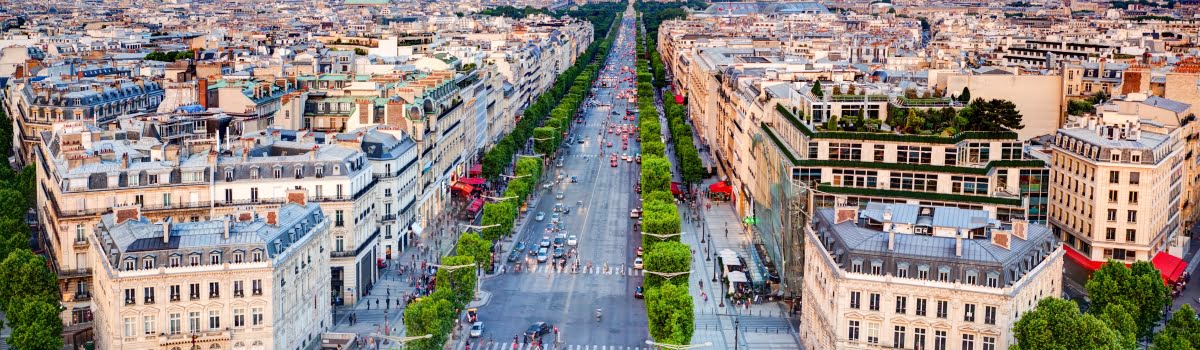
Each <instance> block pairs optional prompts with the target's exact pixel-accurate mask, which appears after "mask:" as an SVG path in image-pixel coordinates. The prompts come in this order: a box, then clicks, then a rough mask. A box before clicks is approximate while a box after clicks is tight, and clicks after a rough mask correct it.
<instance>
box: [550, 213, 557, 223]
mask: <svg viewBox="0 0 1200 350" xmlns="http://www.w3.org/2000/svg"><path fill="white" fill-rule="evenodd" d="M550 222H558V213H554V214H550Z"/></svg>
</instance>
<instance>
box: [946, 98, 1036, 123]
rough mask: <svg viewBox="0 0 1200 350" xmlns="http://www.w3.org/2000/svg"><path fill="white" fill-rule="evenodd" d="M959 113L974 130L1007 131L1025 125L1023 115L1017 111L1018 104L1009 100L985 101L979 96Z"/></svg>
mask: <svg viewBox="0 0 1200 350" xmlns="http://www.w3.org/2000/svg"><path fill="white" fill-rule="evenodd" d="M959 113H960V115H962V116H964V117H966V119H967V124H966V125H965V126H966V127H968V128H969V129H968V130H972V131H1005V130H1018V129H1021V128H1024V127H1025V125H1022V124H1021V119H1022V116H1021V112H1020V111H1017V105H1015V104H1013V103H1012V102H1010V101H1007V100H998V99H994V100H987V101H985V100H984V99H982V98H977V99H975V100H974V101H971V104H970V105H968V106H967V108H964V109H962V110H961V111H959Z"/></svg>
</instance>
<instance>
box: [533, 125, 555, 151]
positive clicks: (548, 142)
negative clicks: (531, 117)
mask: <svg viewBox="0 0 1200 350" xmlns="http://www.w3.org/2000/svg"><path fill="white" fill-rule="evenodd" d="M533 139H534V140H533V148H534V149H535V150H537V152H538V153H541V154H545V155H550V154H552V153H554V150H556V149H558V143H559V141H558V130H557V129H556V128H553V127H542V128H537V129H533Z"/></svg>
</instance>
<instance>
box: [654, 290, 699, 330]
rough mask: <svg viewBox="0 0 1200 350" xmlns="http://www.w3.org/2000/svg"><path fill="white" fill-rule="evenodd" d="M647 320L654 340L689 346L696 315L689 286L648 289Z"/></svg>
mask: <svg viewBox="0 0 1200 350" xmlns="http://www.w3.org/2000/svg"><path fill="white" fill-rule="evenodd" d="M645 295H646V318H647V319H649V328H650V336H651V337H653V338H654V341H656V342H659V343H667V344H677V345H682V344H688V343H689V342H691V340H692V331H693V329H694V327H695V321H696V319H695V314H693V310H692V296H691V295H690V294H689V293H688V284H687V283H685V284H683V285H677V284H674V283H665V284H662V285H661V286H659V287H653V288H647V289H646V293H645Z"/></svg>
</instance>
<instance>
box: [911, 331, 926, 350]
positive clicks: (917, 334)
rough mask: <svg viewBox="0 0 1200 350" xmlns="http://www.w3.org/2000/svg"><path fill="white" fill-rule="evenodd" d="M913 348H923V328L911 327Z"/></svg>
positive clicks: (920, 349) (922, 349) (921, 349)
mask: <svg viewBox="0 0 1200 350" xmlns="http://www.w3.org/2000/svg"><path fill="white" fill-rule="evenodd" d="M913 349H916V350H925V329H924V328H913Z"/></svg>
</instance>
